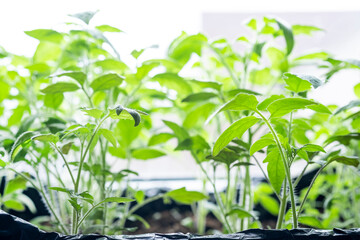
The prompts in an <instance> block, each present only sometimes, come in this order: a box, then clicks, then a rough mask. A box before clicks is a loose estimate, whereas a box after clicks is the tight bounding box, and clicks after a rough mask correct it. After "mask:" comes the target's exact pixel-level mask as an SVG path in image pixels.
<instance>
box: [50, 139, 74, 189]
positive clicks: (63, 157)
mask: <svg viewBox="0 0 360 240" xmlns="http://www.w3.org/2000/svg"><path fill="white" fill-rule="evenodd" d="M51 145H52V146H53V147H54V149H55V150H56V151H57V152H58V153H59V154H60V156H61V158H62V159H63V160H64V163H65V166H66V168H67V170H68V172H69V174H70V177H71V181H72V182H73V184H74V187H75V179H74V176H73V174H72V171H71V169H70V166H69V164H68V162H67V161H66V158H65V156H64V154H63V153H62V152H61V151H60V149H59V148H58V147H57V146H56V144H53V143H52V144H51Z"/></svg>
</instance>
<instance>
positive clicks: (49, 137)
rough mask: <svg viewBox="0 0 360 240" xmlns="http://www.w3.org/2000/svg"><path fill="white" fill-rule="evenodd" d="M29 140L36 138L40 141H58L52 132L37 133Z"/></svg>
mask: <svg viewBox="0 0 360 240" xmlns="http://www.w3.org/2000/svg"><path fill="white" fill-rule="evenodd" d="M31 140H37V141H41V142H52V143H57V142H58V141H59V137H58V136H56V135H54V134H51V133H50V134H38V135H35V136H33V137H32V138H31Z"/></svg>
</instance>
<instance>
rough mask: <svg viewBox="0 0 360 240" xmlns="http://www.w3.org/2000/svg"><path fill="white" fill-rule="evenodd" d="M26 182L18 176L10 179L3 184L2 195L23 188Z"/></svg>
mask: <svg viewBox="0 0 360 240" xmlns="http://www.w3.org/2000/svg"><path fill="white" fill-rule="evenodd" d="M26 182H27V180H26V179H25V178H23V177H20V176H19V177H15V178H13V179H11V180H10V181H9V182H8V183H7V184H6V186H5V190H4V195H5V196H6V195H8V194H11V193H13V192H16V191H18V190H25V189H26Z"/></svg>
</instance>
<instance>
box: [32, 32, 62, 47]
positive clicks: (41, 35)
mask: <svg viewBox="0 0 360 240" xmlns="http://www.w3.org/2000/svg"><path fill="white" fill-rule="evenodd" d="M25 33H26V34H27V35H29V36H30V37H33V38H36V39H37V40H39V41H47V42H53V43H57V44H59V43H61V41H62V40H63V36H62V34H61V33H58V32H56V31H54V30H51V29H36V30H32V31H25Z"/></svg>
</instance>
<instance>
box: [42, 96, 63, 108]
mask: <svg viewBox="0 0 360 240" xmlns="http://www.w3.org/2000/svg"><path fill="white" fill-rule="evenodd" d="M63 100H64V94H62V93H54V94H45V97H44V105H45V106H46V107H48V108H53V109H57V108H58V107H59V106H60V105H61V103H62V102H63Z"/></svg>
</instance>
